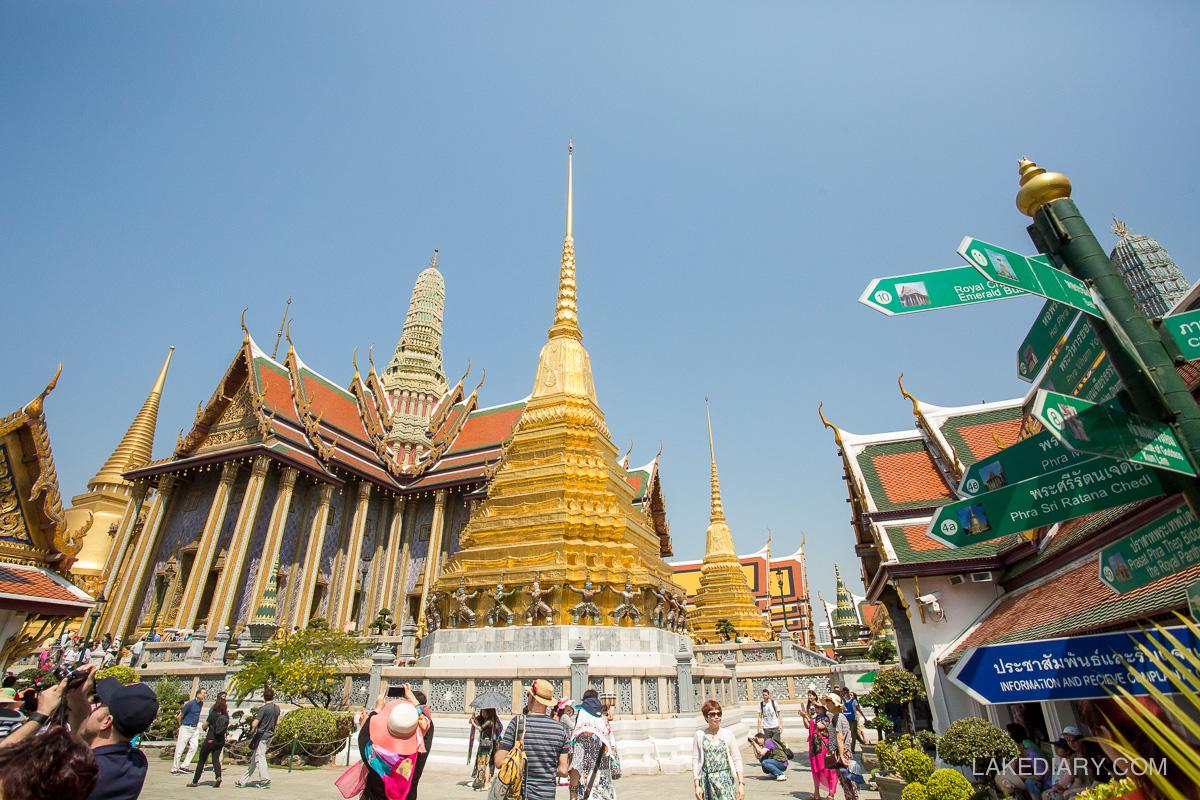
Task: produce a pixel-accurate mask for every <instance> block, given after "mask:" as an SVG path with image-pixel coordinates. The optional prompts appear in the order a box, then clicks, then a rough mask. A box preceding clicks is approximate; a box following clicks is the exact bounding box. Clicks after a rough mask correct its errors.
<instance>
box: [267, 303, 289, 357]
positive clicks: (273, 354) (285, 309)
mask: <svg viewBox="0 0 1200 800" xmlns="http://www.w3.org/2000/svg"><path fill="white" fill-rule="evenodd" d="M291 307H292V296H291V295H288V299H287V302H286V303H284V305H283V319H281V320H279V332H278V333H276V334H275V347H273V348H272V349H271V358H273V359H274V358H279V340H280V339H282V338H283V326H284V325H286V324H287V317H288V309H290V308H291Z"/></svg>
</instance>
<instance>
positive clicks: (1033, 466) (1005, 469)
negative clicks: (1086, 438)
mask: <svg viewBox="0 0 1200 800" xmlns="http://www.w3.org/2000/svg"><path fill="white" fill-rule="evenodd" d="M1090 458H1092V456H1090V455H1087V454H1084V453H1078V452H1075V451H1073V450H1070V449H1068V448H1066V447H1064V446H1063V445H1062V443H1061V442H1060V441H1058V439H1056V438H1055V437H1054V436H1053V435H1052V434H1051V433H1049V432H1047V431H1042V432H1041V433H1039V434H1036V435H1034V436H1030V437H1029V438H1028V439H1022V440H1021V441H1019V442H1017V443H1016V444H1014V445H1012V446H1011V447H1006V448H1004V449H1003V450H1001V451H999V452H997V453H994V454H993V455H992V456H990V457H989V458H981V459H980V460H979V461H976V462H975V463H974V464H972V465H971V466H969V467H967V470H966V471H965V472H964V473H963V477H962V480H961V481H959V484H958V493H959V495H961V496H963V497H974V496H975V495H977V494H981V493H982V492H987V491H993V490H995V489H999V488H1000V487H1001V486H1007V485H1009V484H1010V483H1020V482H1021V481H1024V480H1028V479H1030V478H1036V477H1037V476H1038V475H1042V474H1045V473H1046V472H1049V471H1050V470H1053V469H1063V468H1064V467H1068V466H1070V465H1072V464H1076V463H1078V462H1080V461H1087V460H1088V459H1090Z"/></svg>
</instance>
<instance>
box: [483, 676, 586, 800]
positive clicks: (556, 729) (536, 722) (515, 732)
mask: <svg viewBox="0 0 1200 800" xmlns="http://www.w3.org/2000/svg"><path fill="white" fill-rule="evenodd" d="M526 699H527V705H526V712H525V713H524V714H519V715H517V716H516V717H515V718H513V719H512V721H510V722H509V723H508V726H507V727H506V728H505V729H504V735H503V736H501V737H500V744H499V745H498V747H497V749H496V756H495V761H496V769H497V772H496V776H495V777H494V778H493V779H492V791H491V793H490V794H489V797H490V798H492V799H493V800H497V798H499V800H517V798H521V800H554V791H555V786H556V778H557V777H558V776H560V775H562V776H566V775H567V774H568V772H569V768H570V752H569V748H568V747H567V731H566V729H565V728H563V726H562V725H561V724H559V722H558V721H557V720H555V719H551V718H550V717H549V716H548V715H547V713H546V712H547V710H548V709H549V708H550V707H551V706H552V705H554V687H553V686H551V685H550V682H549V681H545V680H542V679H540V678H539V679H538V680H535V681H534V682H533V683H532V684H530V686H529V689H528V691H527V693H526ZM510 762H511V763H510ZM522 766H523V767H524V769H521V767H522ZM522 773H523V775H522Z"/></svg>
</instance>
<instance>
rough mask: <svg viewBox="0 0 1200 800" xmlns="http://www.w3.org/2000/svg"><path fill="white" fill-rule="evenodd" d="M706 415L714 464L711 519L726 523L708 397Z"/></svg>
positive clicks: (710, 453)
mask: <svg viewBox="0 0 1200 800" xmlns="http://www.w3.org/2000/svg"><path fill="white" fill-rule="evenodd" d="M704 413H705V415H707V417H708V458H709V461H710V462H711V463H712V477H711V482H712V486H711V492H712V501H711V506H710V508H709V517H710V520H711V521H712V522H717V521H724V520H725V506H724V505H723V504H722V503H721V479H720V478H719V477H718V476H717V448H716V445H714V444H713V432H712V409H711V408H710V407H709V405H708V395H704Z"/></svg>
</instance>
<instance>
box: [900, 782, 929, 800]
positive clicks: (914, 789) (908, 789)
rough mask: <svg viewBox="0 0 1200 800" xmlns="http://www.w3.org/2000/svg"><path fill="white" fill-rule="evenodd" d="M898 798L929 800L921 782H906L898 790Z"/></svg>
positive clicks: (903, 799)
mask: <svg viewBox="0 0 1200 800" xmlns="http://www.w3.org/2000/svg"><path fill="white" fill-rule="evenodd" d="M900 800H930V799H929V792H928V790H926V788H925V784H923V783H908V784H905V786H904V788H903V789H901V790H900Z"/></svg>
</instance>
